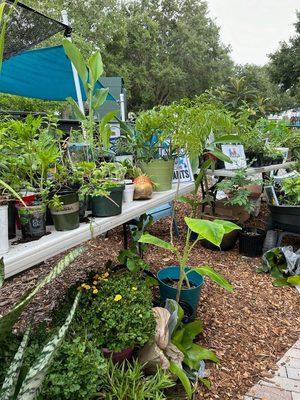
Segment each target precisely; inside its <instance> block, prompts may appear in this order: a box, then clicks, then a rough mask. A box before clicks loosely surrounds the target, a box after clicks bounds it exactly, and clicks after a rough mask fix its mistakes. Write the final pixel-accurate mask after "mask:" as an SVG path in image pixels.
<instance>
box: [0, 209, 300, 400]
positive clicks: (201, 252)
mask: <svg viewBox="0 0 300 400" xmlns="http://www.w3.org/2000/svg"><path fill="white" fill-rule="evenodd" d="M177 215H178V220H179V221H178V222H179V227H180V229H181V231H182V230H183V229H184V226H185V225H184V223H183V218H182V217H183V216H184V215H185V206H183V205H180V206H178V213H177ZM262 216H263V217H262ZM265 217H266V213H265V212H263V213H262V214H261V215H260V219H261V220H260V221H258V223H256V225H257V226H258V227H261V226H262V225H263V224H264V218H265ZM252 222H253V221H252ZM150 231H151V233H153V234H155V235H158V236H159V237H161V238H162V239H166V240H167V239H168V237H169V231H168V224H167V223H166V220H163V221H160V222H158V223H156V224H154V226H153V227H152V228H151V229H150ZM175 240H176V242H177V241H178V243H180V239H175ZM121 247H122V234H121V229H119V228H118V229H116V230H115V231H114V234H110V235H109V237H108V238H106V239H104V238H97V239H94V240H92V241H90V242H89V243H88V251H87V253H85V254H84V255H83V256H81V257H79V258H78V260H77V261H76V262H75V263H74V264H73V265H72V266H71V267H70V268H69V269H68V270H67V271H66V272H64V273H63V274H62V275H61V276H60V277H59V278H57V279H56V281H55V282H53V283H52V284H51V289H50V288H49V287H46V288H45V289H43V290H42V291H41V292H40V293H39V294H38V296H37V297H36V298H35V300H34V301H33V302H32V303H31V304H30V305H29V307H28V308H27V310H26V312H25V313H24V315H23V317H22V319H21V321H20V322H19V324H18V326H17V327H18V328H19V329H23V328H24V327H25V326H26V325H27V323H28V321H29V320H30V319H31V318H32V317H33V318H34V320H35V321H36V322H39V321H42V320H45V318H46V319H47V318H48V316H49V312H50V310H51V309H53V308H54V306H55V305H56V304H57V303H58V301H59V300H60V299H61V298H62V297H63V294H64V292H65V290H67V288H68V287H69V286H70V284H72V283H74V282H75V281H77V280H78V279H79V278H84V277H85V276H86V274H87V272H88V271H91V270H95V271H96V270H98V269H99V265H103V264H104V262H105V261H106V260H108V259H111V258H114V256H117V253H118V250H119V249H120V248H121ZM145 259H146V261H148V262H149V263H151V265H152V266H153V267H154V266H155V269H159V268H161V267H163V266H166V265H172V264H174V263H175V259H173V258H172V256H170V254H169V253H167V252H165V251H164V250H158V249H157V248H152V247H151V248H150V251H148V253H147V254H146V256H145ZM191 259H192V260H193V265H194V266H197V265H203V264H208V265H211V266H212V267H213V268H214V269H216V270H217V271H218V272H220V273H222V274H223V275H224V276H225V278H227V279H228V280H230V281H231V282H232V283H233V285H234V287H235V291H234V293H232V294H230V293H227V292H224V290H222V289H221V288H219V287H217V286H216V285H214V284H212V283H211V282H209V280H207V281H206V283H205V285H204V287H203V290H202V295H201V301H200V307H199V308H198V311H197V314H198V315H197V316H198V317H199V318H201V319H202V320H203V322H204V325H205V330H204V334H203V336H201V337H200V341H201V344H202V345H204V346H207V347H209V348H211V349H213V350H215V351H216V353H217V354H218V356H219V357H220V359H221V362H220V364H219V365H212V364H211V365H210V364H209V363H207V369H209V371H210V379H211V381H212V389H211V390H210V391H208V390H204V389H203V390H202V391H201V393H199V395H198V396H197V398H199V399H200V398H202V397H201V395H204V398H205V399H211V400H213V399H222V400H226V399H243V395H244V394H245V393H246V391H247V389H248V388H250V387H251V386H253V384H254V383H256V382H257V381H258V380H259V379H260V378H261V377H265V376H266V373H267V371H269V370H270V369H272V368H275V364H276V361H277V360H278V359H279V358H280V357H281V355H282V354H284V352H285V351H286V350H287V349H288V348H289V347H290V346H291V345H292V344H293V343H294V342H295V340H297V339H298V337H299V322H300V317H299V312H298V311H299V296H298V294H297V292H296V290H295V289H294V288H290V287H283V288H275V287H273V286H272V284H271V278H270V277H269V276H267V275H261V274H257V273H256V272H255V268H256V267H257V266H258V265H259V264H260V259H259V258H255V259H247V258H244V257H242V256H240V255H239V254H238V251H237V247H235V249H233V250H232V251H230V252H226V253H224V252H213V251H211V250H207V249H204V248H203V247H201V245H200V244H199V245H197V246H196V248H195V249H194V250H193V253H192V258H191ZM56 260H57V257H56V258H53V259H51V260H49V261H47V262H46V263H44V264H42V265H40V266H37V267H35V268H33V269H30V270H27V271H26V272H23V273H22V274H20V275H18V276H15V277H14V278H12V279H10V280H7V281H6V282H5V284H4V286H3V287H2V288H1V289H0V314H5V313H6V311H7V310H8V309H9V308H10V307H11V306H12V305H13V304H14V302H15V301H16V299H17V298H19V297H20V296H21V295H22V294H23V293H25V292H26V291H27V290H28V289H30V288H33V287H34V286H35V284H36V282H37V280H38V279H40V278H41V277H42V276H45V275H46V274H47V272H48V271H49V270H50V268H51V267H52V266H53V264H54V262H55V261H56ZM153 269H154V268H153Z"/></svg>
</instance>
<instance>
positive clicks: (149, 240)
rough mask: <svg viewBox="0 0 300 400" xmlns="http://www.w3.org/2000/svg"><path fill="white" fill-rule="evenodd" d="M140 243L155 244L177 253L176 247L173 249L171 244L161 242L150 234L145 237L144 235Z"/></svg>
mask: <svg viewBox="0 0 300 400" xmlns="http://www.w3.org/2000/svg"><path fill="white" fill-rule="evenodd" d="M139 242H140V243H148V244H153V245H154V246H156V247H160V248H162V249H165V250H169V251H172V252H173V253H175V252H176V249H175V247H173V246H172V245H171V244H170V243H168V242H165V241H164V240H161V239H159V238H157V237H155V236H153V235H150V233H145V234H144V235H142V236H141V238H140V239H139Z"/></svg>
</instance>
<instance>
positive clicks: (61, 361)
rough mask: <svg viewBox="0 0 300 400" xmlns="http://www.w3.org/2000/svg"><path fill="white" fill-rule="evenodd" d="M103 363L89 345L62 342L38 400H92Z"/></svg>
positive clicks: (83, 340) (82, 341)
mask: <svg viewBox="0 0 300 400" xmlns="http://www.w3.org/2000/svg"><path fill="white" fill-rule="evenodd" d="M106 368H107V367H106V361H105V360H104V358H103V355H102V351H101V350H100V349H99V348H97V346H96V345H95V343H94V342H93V341H90V340H87V339H86V338H84V337H80V336H78V337H76V338H75V339H73V340H72V341H65V342H64V343H63V344H62V346H61V349H60V352H59V354H58V355H57V357H56V358H55V360H54V363H53V365H52V367H51V368H50V370H49V373H48V375H47V378H46V380H45V383H44V385H43V389H42V392H41V394H40V396H39V397H38V399H39V400H48V399H49V400H50V399H51V400H55V399H57V400H58V399H59V400H75V399H86V400H88V399H92V398H94V397H95V393H97V392H98V391H99V387H100V385H101V379H102V376H103V375H105V374H106Z"/></svg>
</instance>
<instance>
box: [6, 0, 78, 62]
mask: <svg viewBox="0 0 300 400" xmlns="http://www.w3.org/2000/svg"><path fill="white" fill-rule="evenodd" d="M10 12H11V15H10V16H9V18H8V26H7V29H6V34H5V41H4V59H8V58H10V57H12V56H13V55H15V54H18V53H20V52H22V51H25V50H29V49H31V48H32V47H34V46H36V45H37V44H39V43H41V42H43V41H44V40H45V39H47V38H49V37H51V36H53V35H55V34H56V33H58V32H64V34H65V35H69V34H70V33H71V30H72V29H71V27H70V26H68V25H65V24H63V23H62V22H60V21H56V20H55V19H53V18H49V17H47V16H46V15H44V14H41V13H40V12H38V11H36V10H34V9H33V8H31V7H28V6H26V5H25V4H23V3H21V2H20V1H18V2H17V4H15V1H14V0H6V7H5V8H4V14H5V16H7V14H8V13H10Z"/></svg>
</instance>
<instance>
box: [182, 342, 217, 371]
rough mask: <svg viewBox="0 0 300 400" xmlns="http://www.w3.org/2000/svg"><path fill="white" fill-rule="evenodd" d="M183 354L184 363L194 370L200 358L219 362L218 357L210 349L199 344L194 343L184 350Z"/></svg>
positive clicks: (197, 366)
mask: <svg viewBox="0 0 300 400" xmlns="http://www.w3.org/2000/svg"><path fill="white" fill-rule="evenodd" d="M184 356H185V357H184V363H185V364H186V365H187V366H188V367H190V368H191V369H196V370H198V368H199V363H200V361H201V360H211V361H213V362H215V363H218V362H219V359H218V357H217V356H216V354H215V353H214V352H213V351H212V350H209V349H206V348H205V347H202V346H199V345H198V344H195V343H193V344H192V346H191V347H190V348H189V349H188V350H186V352H185V354H184Z"/></svg>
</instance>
